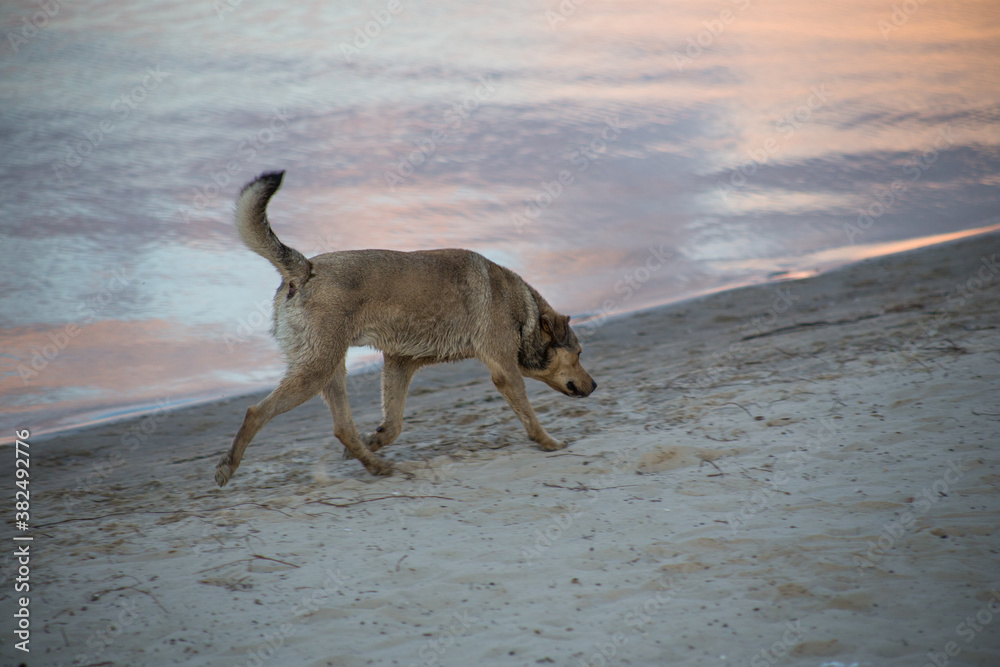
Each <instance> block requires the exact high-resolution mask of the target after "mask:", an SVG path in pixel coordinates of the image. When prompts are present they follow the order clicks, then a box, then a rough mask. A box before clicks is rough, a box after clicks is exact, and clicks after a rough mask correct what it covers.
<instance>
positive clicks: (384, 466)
mask: <svg viewBox="0 0 1000 667" xmlns="http://www.w3.org/2000/svg"><path fill="white" fill-rule="evenodd" d="M393 467H394V466H393V465H392V461H386V460H385V459H380V458H378V457H377V456H376V457H374V459H373V460H372V462H371V463H369V464H366V465H365V468H366V469H367V470H368V472H370V473H371V474H373V475H378V476H380V477H385V476H387V475H391V474H392V470H393Z"/></svg>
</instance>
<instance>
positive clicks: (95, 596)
mask: <svg viewBox="0 0 1000 667" xmlns="http://www.w3.org/2000/svg"><path fill="white" fill-rule="evenodd" d="M126 576H129V577H132V578H133V579H135V580H136V582H138V581H139V579H137V578H136V577H133V576H132V575H126ZM124 590H130V591H135V592H136V593H142V594H143V595H148V596H149V597H151V598H153V602H155V603H156V606H157V607H159V608H160V609H162V610H163V613H165V614H169V613H170V612H168V611H167V609H166V607H164V606H163V605H162V604H160V600H159V599H158V598H157V597H156V596H155V595H153V593H152V592H151V591H144V590H142V589H141V588H139V587H138V586H119V587H118V588H106V589H104V590H103V591H97V592H96V593H93V594H92V595H91V596H90V599H91V600H93V601H97V600H99V599H100V598H101V597H103V596H104V595H107V594H108V593H114V592H116V591H124Z"/></svg>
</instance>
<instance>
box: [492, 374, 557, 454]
mask: <svg viewBox="0 0 1000 667" xmlns="http://www.w3.org/2000/svg"><path fill="white" fill-rule="evenodd" d="M486 366H487V368H489V369H490V376H491V379H492V380H493V384H494V385H496V388H497V390H498V391H499V392H500V395H501V396H503V397H504V399H506V401H507V404H508V405H510V407H511V409H512V410H513V411H514V414H516V415H517V416H518V419H520V420H521V423H522V424H524V430H525V431H527V432H528V437H529V438H531V439H532V440H534V441H535V442H537V443H538V446H539V447H541V448H542V449H544V450H545V451H547V452H551V451H555V450H557V449H562V448H563V447H565V446H566V443H565V442H559V441H558V440H556V439H555V438H553V437H552V436H551V435H549V434H548V432H546V430H545V428H544V427H543V426H542V425H541V424H540V423H539V422H538V417H537V416H536V415H535V409H534V408H533V407H531V403H530V402H529V401H528V392H527V391H526V390H525V388H524V378H523V377H521V373H520V372H519V371H518V369H517V367H516V366H514V367H511V366H510V365H509V364H496V363H490V362H486Z"/></svg>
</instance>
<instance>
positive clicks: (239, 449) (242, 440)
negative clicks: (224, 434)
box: [215, 369, 329, 486]
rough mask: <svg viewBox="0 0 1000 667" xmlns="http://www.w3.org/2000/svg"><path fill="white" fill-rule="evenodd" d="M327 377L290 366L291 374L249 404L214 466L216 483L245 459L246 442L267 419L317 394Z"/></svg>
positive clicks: (326, 375)
mask: <svg viewBox="0 0 1000 667" xmlns="http://www.w3.org/2000/svg"><path fill="white" fill-rule="evenodd" d="M328 377H329V375H328V374H327V373H321V372H317V371H316V370H310V371H304V370H303V371H300V372H296V371H294V370H292V369H289V372H288V374H287V375H285V377H284V379H282V380H281V383H280V384H279V385H278V387H277V388H276V389H275V390H274V391H272V392H271V393H270V394H269V395H268V396H267V398H265V399H264V400H263V401H261V402H260V403H258V404H257V405H251V406H250V407H249V408H247V413H246V417H244V418H243V425H242V426H240V430H239V431H237V433H236V437H235V438H234V439H233V444H232V446H231V447H230V448H229V451H228V452H227V453H226V454H224V455H223V456H222V458H221V459H220V460H219V463H218V465H217V466H216V467H215V481H216V483H217V484H218V485H219V486H225V485H226V484H227V483H228V482H229V479H230V478H231V477H232V476H233V473H235V472H236V469H237V468H238V467H239V465H240V461H242V460H243V452H244V451H246V448H247V445H249V444H250V441H251V440H253V438H254V436H255V435H257V433H258V432H259V431H260V429H262V428H263V427H264V425H265V424H267V422H269V421H271V420H272V419H274V418H275V417H277V416H278V415H280V414H282V413H283V412H288V411H289V410H291V409H292V408H294V407H297V406H299V405H302V404H303V403H305V402H306V401H308V400H309V399H310V398H312V397H313V396H315V395H316V394H318V393H319V391H320V389H322V388H323V383H324V382H325V381H326V380H327V378H328Z"/></svg>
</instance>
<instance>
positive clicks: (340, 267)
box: [215, 171, 597, 487]
mask: <svg viewBox="0 0 1000 667" xmlns="http://www.w3.org/2000/svg"><path fill="white" fill-rule="evenodd" d="M284 173H285V172H283V171H278V172H267V173H264V174H261V175H260V176H259V177H257V178H256V179H254V180H253V181H251V182H250V183H248V184H247V185H246V186H244V188H243V190H242V191H241V192H240V195H239V197H238V198H237V200H236V229H237V231H238V233H239V236H240V239H241V240H242V241H243V243H244V244H245V245H246V246H247V247H248V248H250V250H253V251H254V252H256V253H257V254H258V255H261V256H262V257H264V258H265V259H267V260H269V261H270V262H271V263H272V264H273V265H274V266H275V268H276V269H278V272H279V273H281V286H280V287H279V288H278V291H277V292H276V293H275V295H274V317H273V326H272V330H271V333H272V335H274V337H275V338H276V339H277V341H278V345H279V346H280V348H281V350H282V352H283V353H284V356H285V359H286V361H287V363H288V370H287V372H286V373H285V376H284V378H283V379H282V380H281V382H280V383H279V385H278V387H277V388H276V389H275V390H274V391H273V392H271V394H270V395H269V396H268V397H267V398H265V399H264V400H262V401H261V402H260V403H257V404H256V405H252V406H250V407H249V408H247V412H246V417H245V418H244V419H243V424H242V426H240V429H239V431H238V432H237V433H236V437H235V438H234V439H233V444H232V446H231V447H230V448H229V451H228V452H227V453H226V454H225V455H224V456H223V457H222V458H221V460H220V461H219V463H218V465H217V466H216V469H215V481H216V482H217V483H218V485H219V486H220V487H221V486H225V485H226V484H227V483H228V482H229V480H230V478H231V477H232V476H233V473H235V472H236V469H237V468H238V467H239V465H240V462H241V461H242V459H243V453H244V451H245V450H246V448H247V445H249V444H250V441H251V440H252V439H253V437H254V436H255V435H257V433H258V432H259V431H260V429H261V428H263V426H264V425H265V424H266V423H267V422H269V421H270V420H271V419H273V418H274V417H275V416H277V415H280V414H282V413H284V412H287V411H288V410H291V409H292V408H294V407H296V406H298V405H301V404H302V403H304V402H306V401H307V400H309V399H310V398H312V397H313V396H315V395H316V394H317V393H322V394H323V399H324V400H325V401H326V403H327V405H329V407H330V411H331V412H332V413H333V433H334V435H335V436H336V437H337V439H338V440H340V442H341V443H343V445H344V447H345V448H346V451H345V456H346V455H347V453H348V452H349V453H350V454H352V455H353V456H354V457H355V458H357V459H358V461H360V462H361V464H362V465H364V467H365V468H366V469H367V470H368V472H370V473H371V474H373V475H389V474H391V473H392V470H393V466H392V464H391V463H390V462H389V461H387V460H385V459H383V458H381V457H379V456H377V455H376V454H375V452H377V451H378V450H379V449H381V448H382V447H385V446H386V445H388V444H390V443H391V442H392V441H393V440H395V439H396V437H397V436H398V435H399V433H400V431H401V429H402V423H403V405H404V403H405V401H406V392H407V390H408V389H409V385H410V380H411V379H412V378H413V374H414V373H415V372H416V371H417V369H419V368H420V367H422V366H426V365H428V364H435V363H440V362H446V361H458V360H461V359H469V358H473V357H474V358H476V359H479V360H480V361H481V362H483V364H485V365H486V367H487V368H488V369H489V371H490V376H491V379H492V380H493V384H494V385H495V386H496V388H497V389H498V390H499V391H500V394H501V395H502V396H503V397H504V398H505V399H506V400H507V403H508V404H509V405H510V407H511V408H512V409H513V410H514V413H515V414H516V415H517V416H518V418H519V419H520V420H521V423H522V424H523V425H524V428H525V430H526V431H527V433H528V437H529V438H531V439H532V440H533V441H535V442H536V443H538V446H539V447H540V448H541V449H543V450H545V451H554V450H557V449H562V448H563V447H565V446H566V443H564V442H559V441H557V440H555V439H553V438H552V436H550V435H549V434H548V433H547V432H546V431H545V429H544V428H543V427H542V425H541V424H539V423H538V417H536V416H535V411H534V409H533V408H532V407H531V403H529V402H528V396H527V394H526V392H525V388H524V380H523V377H528V378H532V379H535V380H540V381H542V382H544V383H545V384H547V385H548V386H550V387H552V388H553V389H555V390H556V391H558V392H561V393H563V394H565V395H567V396H575V397H583V396H589V395H590V394H591V393H592V392H593V391H594V390H595V389H596V388H597V383H596V382H595V381H594V379H593V378H592V377H591V376H590V375H589V374H588V373H587V371H586V370H584V369H583V367H582V366H581V365H580V352H581V346H580V343H579V341H578V340H577V337H576V335H575V334H574V333H573V330H572V329H571V328H570V326H569V317H567V316H566V315H560V314H559V313H557V312H556V311H555V310H553V309H552V307H551V306H550V305H549V304H548V302H547V301H546V300H545V299H544V298H542V296H541V295H540V294H539V293H538V292H537V291H536V290H535V289H534V288H532V287H531V286H530V285H528V283H526V282H525V281H524V280H523V279H522V278H521V277H520V276H518V275H517V274H516V273H514V272H513V271H511V270H510V269H507V268H504V267H502V266H499V265H498V264H495V263H493V262H491V261H490V260H488V259H486V258H485V257H483V256H482V255H480V254H478V253H476V252H472V251H471V250H459V249H442V250H418V251H415V252H399V251H395V250H344V251H338V252H330V253H325V254H321V255H316V256H315V257H312V258H310V259H306V257H305V256H304V255H303V254H302V253H300V252H299V251H298V250H295V249H293V248H290V247H288V246H286V245H285V244H284V243H282V242H281V241H279V240H278V237H277V236H276V235H275V234H274V231H272V229H271V225H270V223H269V222H268V219H267V204H268V202H269V201H270V199H271V197H272V196H273V195H274V193H275V192H276V191H277V190H278V188H279V187H281V181H282V178H283V176H284ZM360 345H368V346H371V347H373V348H375V349H377V350H380V351H381V352H382V353H383V357H384V364H383V368H382V423H381V424H380V425H379V427H378V428H376V429H375V432H374V433H372V434H371V435H370V436H368V438H367V440H365V441H362V439H361V437H360V436H359V435H358V431H357V429H356V428H355V425H354V421H353V419H352V418H351V408H350V406H349V405H348V402H347V368H346V365H345V358H346V355H347V348H348V347H350V346H360Z"/></svg>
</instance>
